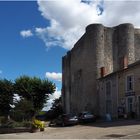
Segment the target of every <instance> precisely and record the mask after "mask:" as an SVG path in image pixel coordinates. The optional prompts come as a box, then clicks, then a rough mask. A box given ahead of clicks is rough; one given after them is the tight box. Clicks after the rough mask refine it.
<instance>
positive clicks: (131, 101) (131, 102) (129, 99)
mask: <svg viewBox="0 0 140 140" xmlns="http://www.w3.org/2000/svg"><path fill="white" fill-rule="evenodd" d="M127 103H128V112H133V98H132V97H129V98H128V102H127Z"/></svg>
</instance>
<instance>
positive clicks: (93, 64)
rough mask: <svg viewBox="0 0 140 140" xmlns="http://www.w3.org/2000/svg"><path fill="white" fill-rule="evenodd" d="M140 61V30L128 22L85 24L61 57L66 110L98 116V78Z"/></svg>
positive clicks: (63, 97) (67, 111) (63, 96)
mask: <svg viewBox="0 0 140 140" xmlns="http://www.w3.org/2000/svg"><path fill="white" fill-rule="evenodd" d="M138 60H140V29H135V28H134V26H133V25H132V24H130V23H126V24H120V25H118V26H115V27H105V26H103V25H102V24H91V25H89V26H87V28H86V32H85V34H84V35H83V36H82V37H81V38H80V39H79V40H78V42H77V43H76V44H75V45H74V47H73V48H72V50H71V51H69V52H67V54H66V55H65V56H64V57H63V58H62V75H63V77H62V99H63V107H64V111H65V112H66V113H72V114H77V113H79V112H82V111H90V112H94V113H95V114H97V115H99V97H98V89H97V87H98V86H97V84H98V82H97V79H98V78H100V77H102V76H103V75H108V74H110V73H112V72H115V71H118V70H120V69H122V68H123V67H124V63H125V64H126V63H127V64H132V63H134V62H136V61H138Z"/></svg>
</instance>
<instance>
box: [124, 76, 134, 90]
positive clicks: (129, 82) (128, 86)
mask: <svg viewBox="0 0 140 140" xmlns="http://www.w3.org/2000/svg"><path fill="white" fill-rule="evenodd" d="M126 89H127V91H133V75H129V76H127V78H126Z"/></svg>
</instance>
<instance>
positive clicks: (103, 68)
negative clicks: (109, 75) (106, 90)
mask: <svg viewBox="0 0 140 140" xmlns="http://www.w3.org/2000/svg"><path fill="white" fill-rule="evenodd" d="M100 76H101V77H104V76H105V67H101V68H100Z"/></svg>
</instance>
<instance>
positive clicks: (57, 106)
mask: <svg viewBox="0 0 140 140" xmlns="http://www.w3.org/2000/svg"><path fill="white" fill-rule="evenodd" d="M62 114H63V108H62V100H61V97H59V98H58V99H55V100H54V102H53V104H52V107H51V109H50V110H49V111H48V112H47V113H46V119H47V120H50V119H55V118H57V117H58V116H59V115H62Z"/></svg>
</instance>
